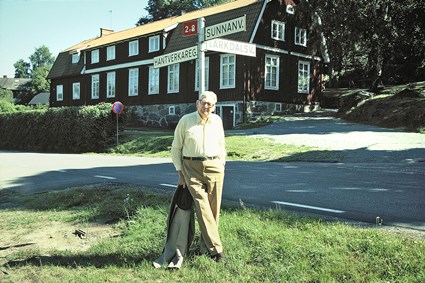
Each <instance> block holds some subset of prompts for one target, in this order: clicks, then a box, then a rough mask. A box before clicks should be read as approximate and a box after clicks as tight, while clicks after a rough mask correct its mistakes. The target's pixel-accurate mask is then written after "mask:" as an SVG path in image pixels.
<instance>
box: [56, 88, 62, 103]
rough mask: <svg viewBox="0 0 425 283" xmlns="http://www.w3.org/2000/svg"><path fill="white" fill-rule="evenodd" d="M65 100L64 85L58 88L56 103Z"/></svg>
mask: <svg viewBox="0 0 425 283" xmlns="http://www.w3.org/2000/svg"><path fill="white" fill-rule="evenodd" d="M62 100H63V85H57V86H56V101H62Z"/></svg>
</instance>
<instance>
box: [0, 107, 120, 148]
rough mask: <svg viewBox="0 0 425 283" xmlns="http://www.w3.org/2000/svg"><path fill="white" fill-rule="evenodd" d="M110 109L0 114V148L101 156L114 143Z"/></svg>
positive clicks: (45, 110)
mask: <svg viewBox="0 0 425 283" xmlns="http://www.w3.org/2000/svg"><path fill="white" fill-rule="evenodd" d="M114 121H115V119H114V116H113V114H112V111H111V105H110V104H108V103H102V104H99V105H95V106H83V107H63V108H49V109H36V110H32V111H20V112H9V113H2V114H0V132H1V133H2V138H1V139H0V148H1V149H9V150H25V151H39V152H68V153H80V152H103V151H105V150H106V149H107V148H108V147H109V146H111V145H112V143H113V141H114V134H115V124H114Z"/></svg>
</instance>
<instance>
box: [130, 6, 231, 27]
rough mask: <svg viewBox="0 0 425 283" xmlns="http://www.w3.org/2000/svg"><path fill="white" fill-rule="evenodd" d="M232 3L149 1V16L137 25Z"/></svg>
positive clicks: (142, 18) (147, 8)
mask: <svg viewBox="0 0 425 283" xmlns="http://www.w3.org/2000/svg"><path fill="white" fill-rule="evenodd" d="M230 1H231V0H149V1H148V6H146V8H145V9H146V11H148V16H146V17H141V18H140V19H139V21H138V22H137V23H136V26H140V25H143V24H146V23H150V22H153V21H158V20H162V19H166V18H169V17H173V16H177V15H181V14H182V13H184V12H191V11H194V10H199V9H202V8H207V7H211V6H214V5H217V4H221V3H226V2H230Z"/></svg>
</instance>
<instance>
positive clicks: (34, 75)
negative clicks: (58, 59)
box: [30, 45, 55, 94]
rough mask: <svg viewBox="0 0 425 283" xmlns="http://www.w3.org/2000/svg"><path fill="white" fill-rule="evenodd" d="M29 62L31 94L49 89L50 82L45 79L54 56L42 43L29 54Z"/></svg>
mask: <svg viewBox="0 0 425 283" xmlns="http://www.w3.org/2000/svg"><path fill="white" fill-rule="evenodd" d="M30 62H31V65H32V71H31V79H32V88H31V92H32V93H33V94H37V93H39V92H48V91H49V90H50V83H49V81H48V80H47V75H48V74H49V71H50V69H51V68H52V66H53V63H54V62H55V57H53V55H52V53H50V51H49V48H47V47H46V46H44V45H42V46H40V47H39V48H36V49H35V51H34V53H33V54H32V55H31V56H30Z"/></svg>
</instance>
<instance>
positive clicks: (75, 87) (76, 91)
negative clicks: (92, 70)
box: [72, 83, 80, 100]
mask: <svg viewBox="0 0 425 283" xmlns="http://www.w3.org/2000/svg"><path fill="white" fill-rule="evenodd" d="M72 99H74V100H77V99H80V83H73V84H72Z"/></svg>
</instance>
